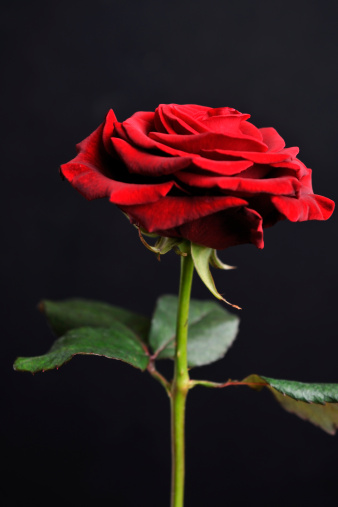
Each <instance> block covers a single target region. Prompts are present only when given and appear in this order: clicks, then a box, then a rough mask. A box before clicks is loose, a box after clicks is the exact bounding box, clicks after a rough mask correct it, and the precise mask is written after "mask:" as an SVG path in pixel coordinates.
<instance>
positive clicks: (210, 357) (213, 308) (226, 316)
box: [149, 295, 239, 367]
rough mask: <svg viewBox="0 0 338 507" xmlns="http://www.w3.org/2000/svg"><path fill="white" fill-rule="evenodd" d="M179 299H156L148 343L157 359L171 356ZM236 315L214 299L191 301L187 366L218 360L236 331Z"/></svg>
mask: <svg viewBox="0 0 338 507" xmlns="http://www.w3.org/2000/svg"><path fill="white" fill-rule="evenodd" d="M177 306H178V298H177V297H176V296H169V295H166V296H162V297H160V298H159V299H158V301H157V304H156V308H155V312H154V315H153V318H152V321H151V327H150V333H149V344H150V346H151V347H152V349H153V351H154V353H155V354H158V357H159V358H162V359H164V358H170V359H173V358H174V354H175V338H176V336H175V335H176V314H177ZM238 325H239V318H238V317H237V316H236V315H233V314H231V313H230V312H228V311H227V310H225V309H224V308H223V307H221V306H220V305H219V304H218V303H216V302H213V301H196V300H193V299H192V300H191V302H190V311H189V330H188V365H189V367H193V366H202V365H205V364H209V363H213V362H214V361H217V360H218V359H221V358H222V357H223V356H224V355H225V353H226V352H227V350H228V349H229V347H230V346H231V345H232V343H233V341H234V340H235V338H236V335H237V332H238Z"/></svg>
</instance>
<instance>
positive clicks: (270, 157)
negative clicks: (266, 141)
mask: <svg viewBox="0 0 338 507" xmlns="http://www.w3.org/2000/svg"><path fill="white" fill-rule="evenodd" d="M298 152H299V148H297V147H293V148H285V149H284V150H282V151H280V152H278V153H276V152H271V151H268V152H266V153H261V152H257V151H256V152H255V151H244V150H243V151H236V150H231V149H226V150H224V149H219V148H217V149H204V148H203V149H201V150H200V155H202V156H204V157H207V158H212V159H214V158H216V160H221V159H226V158H227V157H229V156H231V157H237V158H243V159H245V160H251V161H252V162H256V163H257V164H273V163H278V162H283V161H284V160H286V161H291V160H292V161H293V159H294V158H295V157H296V156H297V155H298Z"/></svg>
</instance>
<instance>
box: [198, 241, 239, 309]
mask: <svg viewBox="0 0 338 507" xmlns="http://www.w3.org/2000/svg"><path fill="white" fill-rule="evenodd" d="M213 252H214V249H213V248H208V247H206V246H201V245H196V243H191V255H192V258H193V261H194V265H195V268H196V271H197V273H198V275H199V277H200V278H201V280H202V282H203V283H204V285H205V286H206V287H207V288H208V289H209V290H210V292H211V294H213V295H214V296H215V297H216V298H217V299H220V300H221V301H224V302H225V303H227V304H228V305H231V306H233V307H234V308H237V309H238V310H241V308H240V307H239V306H237V305H233V304H232V303H229V301H227V300H226V299H224V297H223V296H222V295H221V294H220V293H219V292H218V290H217V289H216V286H215V282H214V279H213V277H212V275H211V273H210V268H209V264H210V262H213V263H216V264H217V263H218V262H217V260H216V258H215V256H214V254H213ZM217 259H218V258H217ZM218 261H219V260H218ZM219 262H220V261H219ZM218 267H219V266H218Z"/></svg>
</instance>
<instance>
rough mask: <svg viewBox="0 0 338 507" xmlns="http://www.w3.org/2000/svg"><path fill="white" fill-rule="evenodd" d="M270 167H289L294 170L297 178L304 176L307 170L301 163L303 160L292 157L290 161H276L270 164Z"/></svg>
mask: <svg viewBox="0 0 338 507" xmlns="http://www.w3.org/2000/svg"><path fill="white" fill-rule="evenodd" d="M271 167H274V168H276V169H277V168H280V169H291V170H292V171H295V172H296V174H297V178H298V179H301V178H302V177H303V176H306V175H307V174H308V171H309V169H308V168H307V167H306V166H305V165H304V164H303V162H301V161H300V160H298V158H295V159H293V160H292V162H277V163H275V164H271Z"/></svg>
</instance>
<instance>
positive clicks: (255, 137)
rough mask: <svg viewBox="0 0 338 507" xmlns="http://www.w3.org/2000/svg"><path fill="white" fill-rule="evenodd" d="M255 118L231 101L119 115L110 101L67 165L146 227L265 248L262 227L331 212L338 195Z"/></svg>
mask: <svg viewBox="0 0 338 507" xmlns="http://www.w3.org/2000/svg"><path fill="white" fill-rule="evenodd" d="M249 118H250V115H249V114H242V113H240V112H239V111H236V109H232V108H229V107H220V108H215V109H214V108H210V107H204V106H197V105H191V104H189V105H177V104H161V105H159V106H158V107H157V108H156V110H155V112H149V111H140V112H137V113H135V114H134V115H133V116H131V117H130V118H128V119H127V120H125V121H124V122H122V123H120V122H118V121H117V119H116V117H115V114H114V112H113V111H112V110H111V111H109V112H108V114H107V116H106V119H105V121H104V123H102V125H100V126H99V127H98V128H97V130H95V131H94V132H93V133H92V134H91V135H90V136H89V137H87V138H86V139H85V140H84V141H82V142H81V143H80V144H78V145H77V149H78V155H77V156H76V157H75V158H74V159H73V160H71V161H70V162H68V163H67V164H64V165H62V166H61V174H62V175H63V176H64V177H65V178H66V179H67V180H68V181H70V183H71V184H72V185H73V186H74V187H75V188H76V189H77V190H78V191H79V192H80V193H81V194H82V195H84V197H86V198H87V199H96V198H99V197H108V198H109V200H110V201H111V202H113V203H114V204H116V205H117V206H118V207H119V208H120V209H121V210H122V211H123V212H124V213H126V214H127V215H128V217H129V218H130V221H131V222H132V223H133V224H135V225H137V226H139V227H141V228H142V229H143V230H145V231H147V232H150V233H156V234H158V235H159V236H167V237H177V238H183V239H187V240H190V241H192V242H194V243H198V244H200V245H205V246H208V247H211V248H215V249H223V248H226V247H229V246H232V245H238V244H241V243H253V244H254V245H256V246H257V247H258V248H263V246H264V242H263V228H265V227H270V226H271V225H274V224H275V223H276V222H278V221H279V220H284V219H285V218H287V219H288V220H291V222H300V221H304V220H326V219H327V218H329V217H330V216H331V214H332V212H333V209H334V203H333V201H331V200H330V199H328V198H326V197H322V196H319V195H315V194H314V193H313V189H312V182H311V169H308V168H307V167H306V166H305V165H304V164H303V163H302V162H301V161H300V160H298V158H297V154H298V151H299V150H298V148H295V147H294V148H285V143H284V141H283V139H282V138H281V137H280V135H279V134H278V133H277V132H276V130H275V129H273V128H270V127H268V128H257V127H255V126H254V125H253V124H252V123H250V122H249V121H248V119H249Z"/></svg>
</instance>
